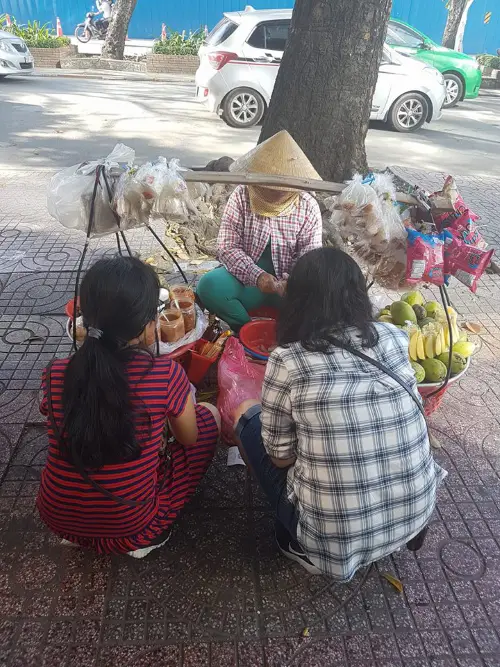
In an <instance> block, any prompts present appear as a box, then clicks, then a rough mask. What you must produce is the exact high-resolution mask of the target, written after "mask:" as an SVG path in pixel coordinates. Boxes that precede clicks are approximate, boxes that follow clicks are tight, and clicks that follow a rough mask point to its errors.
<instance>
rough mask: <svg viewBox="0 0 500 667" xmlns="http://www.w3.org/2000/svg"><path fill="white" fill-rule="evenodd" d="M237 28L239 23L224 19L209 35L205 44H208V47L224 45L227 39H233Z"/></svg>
mask: <svg viewBox="0 0 500 667" xmlns="http://www.w3.org/2000/svg"><path fill="white" fill-rule="evenodd" d="M237 27H238V24H237V23H234V22H233V21H231V20H230V19H228V18H223V19H222V21H219V23H217V25H216V26H215V28H214V29H213V30H212V32H211V33H210V34H209V35H208V37H207V39H206V42H205V43H206V44H208V46H219V44H222V42H225V41H226V39H229V37H231V35H232V34H233V32H234V31H235V30H236V28H237Z"/></svg>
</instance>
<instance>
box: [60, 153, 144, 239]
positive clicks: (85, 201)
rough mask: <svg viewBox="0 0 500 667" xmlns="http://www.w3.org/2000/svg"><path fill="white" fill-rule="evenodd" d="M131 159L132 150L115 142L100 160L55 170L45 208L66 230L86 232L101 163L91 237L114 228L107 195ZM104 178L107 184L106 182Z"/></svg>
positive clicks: (116, 229) (133, 155)
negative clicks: (111, 148) (102, 170)
mask: <svg viewBox="0 0 500 667" xmlns="http://www.w3.org/2000/svg"><path fill="white" fill-rule="evenodd" d="M134 158H135V152H134V151H133V150H132V149H131V148H128V147H127V146H125V145H124V144H117V145H116V146H115V148H114V149H113V151H112V152H111V153H110V154H109V155H108V156H107V157H106V158H103V159H101V160H97V161H93V162H83V163H81V164H79V165H74V166H72V167H69V168H68V169H64V170H63V171H61V172H59V173H57V174H56V175H55V176H54V177H53V178H52V179H51V181H50V185H49V190H48V194H47V207H48V210H49V213H50V215H51V216H52V217H53V218H55V219H56V220H57V221H58V222H60V223H61V224H62V225H63V226H64V227H67V228H69V229H78V230H80V231H83V232H87V231H88V226H89V219H90V212H91V206H92V199H93V193H94V188H95V183H96V170H97V167H98V166H99V165H103V166H104V169H105V176H106V178H104V176H103V175H102V174H101V176H100V178H99V181H98V184H97V189H96V196H95V202H94V220H93V227H92V229H91V230H90V235H91V236H100V235H103V234H109V233H112V232H116V231H118V229H119V227H118V225H117V221H116V217H115V214H114V212H113V210H112V207H111V202H110V196H109V192H108V186H109V188H110V190H111V197H112V196H113V193H114V189H115V187H116V184H117V182H118V179H119V177H120V176H121V175H122V174H123V173H124V172H125V170H126V169H127V166H130V165H131V164H132V163H133V161H134ZM106 181H107V183H106Z"/></svg>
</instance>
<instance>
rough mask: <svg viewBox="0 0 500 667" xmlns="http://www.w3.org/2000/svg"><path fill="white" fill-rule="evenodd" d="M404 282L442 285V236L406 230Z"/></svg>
mask: <svg viewBox="0 0 500 667" xmlns="http://www.w3.org/2000/svg"><path fill="white" fill-rule="evenodd" d="M407 232H408V244H407V248H406V281H407V282H408V283H410V284H412V283H421V282H422V283H433V284H434V285H443V284H444V254H443V253H444V236H443V234H422V233H421V232H417V231H416V230H415V229H407Z"/></svg>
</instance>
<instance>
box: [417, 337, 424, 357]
mask: <svg viewBox="0 0 500 667" xmlns="http://www.w3.org/2000/svg"><path fill="white" fill-rule="evenodd" d="M417 333H418V338H417V357H418V358H419V359H420V361H423V360H424V359H425V348H424V337H423V335H422V332H421V331H418V332H417Z"/></svg>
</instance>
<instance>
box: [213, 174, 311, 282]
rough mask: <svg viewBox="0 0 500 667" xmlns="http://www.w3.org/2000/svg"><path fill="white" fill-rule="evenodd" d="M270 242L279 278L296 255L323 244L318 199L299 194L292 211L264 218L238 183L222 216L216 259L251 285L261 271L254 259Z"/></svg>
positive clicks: (290, 265) (297, 256) (245, 190)
mask: <svg viewBox="0 0 500 667" xmlns="http://www.w3.org/2000/svg"><path fill="white" fill-rule="evenodd" d="M269 242H270V243H271V251H272V258H273V266H274V270H275V272H276V277H277V278H278V279H282V278H283V277H284V275H285V274H288V273H290V271H291V269H292V267H293V265H294V264H295V262H296V261H297V260H298V259H299V257H302V255H305V254H306V252H309V251H310V250H314V248H319V247H321V245H322V221H321V213H320V210H319V206H318V202H317V201H316V200H315V199H314V198H313V197H311V195H309V194H307V193H301V195H300V198H299V202H298V204H297V206H296V207H295V208H294V209H293V210H292V211H291V212H289V213H286V214H285V215H281V216H276V217H274V218H266V217H264V216H262V215H256V214H255V213H253V212H252V210H251V208H250V199H249V196H248V191H247V189H246V187H245V186H243V185H240V186H238V187H237V188H236V190H235V191H234V192H233V194H232V195H231V197H230V198H229V201H228V202H227V205H226V209H225V211H224V215H223V216H222V222H221V226H220V231H219V238H218V259H219V261H220V262H222V264H224V266H225V267H226V269H227V270H228V271H229V272H230V273H231V274H232V275H233V276H235V278H238V280H239V281H241V282H242V283H243V284H244V285H248V286H254V285H256V283H257V279H258V278H259V276H260V275H261V274H262V273H263V271H262V269H260V268H259V267H258V266H257V265H256V262H258V261H259V259H260V258H261V256H262V253H263V252H264V250H265V249H266V247H267V245H268V243H269Z"/></svg>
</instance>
